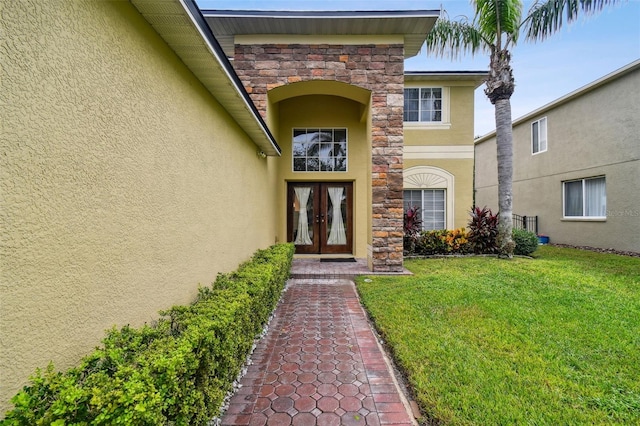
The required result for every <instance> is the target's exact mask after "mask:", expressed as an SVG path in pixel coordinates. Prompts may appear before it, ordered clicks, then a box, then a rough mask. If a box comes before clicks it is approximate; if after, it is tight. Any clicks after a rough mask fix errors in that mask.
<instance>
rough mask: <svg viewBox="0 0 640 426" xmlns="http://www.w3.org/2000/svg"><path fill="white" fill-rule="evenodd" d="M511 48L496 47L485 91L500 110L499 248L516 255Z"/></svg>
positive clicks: (513, 87) (498, 133)
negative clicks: (513, 231)
mask: <svg viewBox="0 0 640 426" xmlns="http://www.w3.org/2000/svg"><path fill="white" fill-rule="evenodd" d="M510 62H511V54H510V53H509V51H508V50H493V51H492V52H491V64H490V65H489V78H488V79H487V87H486V89H485V91H484V92H485V94H486V95H487V97H488V98H489V100H490V101H491V103H492V104H493V105H494V106H495V110H496V148H497V151H498V152H497V155H498V207H499V209H500V216H499V220H498V249H499V251H500V254H502V255H505V256H508V257H513V249H514V248H515V244H514V242H513V238H512V236H511V231H512V229H513V191H512V183H513V130H512V127H511V100H510V99H511V95H512V94H513V91H514V90H515V83H514V80H513V72H512V70H511V65H510Z"/></svg>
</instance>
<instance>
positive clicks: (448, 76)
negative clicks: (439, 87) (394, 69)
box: [404, 71, 489, 89]
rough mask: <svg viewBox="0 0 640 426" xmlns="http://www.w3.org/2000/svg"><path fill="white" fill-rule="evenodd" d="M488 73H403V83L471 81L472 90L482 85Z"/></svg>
mask: <svg viewBox="0 0 640 426" xmlns="http://www.w3.org/2000/svg"><path fill="white" fill-rule="evenodd" d="M488 75H489V73H488V72H487V71H405V72H404V79H405V81H421V80H431V81H471V82H473V83H474V88H476V89H477V88H478V87H480V86H482V84H484V82H485V81H486V79H487V77H488Z"/></svg>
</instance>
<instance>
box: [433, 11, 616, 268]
mask: <svg viewBox="0 0 640 426" xmlns="http://www.w3.org/2000/svg"><path fill="white" fill-rule="evenodd" d="M618 2H619V0H546V1H537V2H535V3H534V4H533V6H532V7H531V9H530V10H529V12H528V13H527V15H526V16H525V17H524V18H523V16H522V8H523V5H522V1H520V0H472V1H471V4H472V5H473V8H474V10H475V17H474V19H473V21H472V22H469V21H468V20H462V21H458V22H456V21H451V20H449V19H448V18H447V17H441V18H440V19H438V21H437V23H436V25H435V26H434V28H433V30H432V31H431V32H430V33H429V35H428V36H427V40H426V43H427V48H428V49H429V51H431V52H433V53H435V54H437V55H440V56H445V55H449V56H451V57H452V58H455V57H456V56H458V55H460V54H462V53H465V52H470V53H471V54H472V55H473V54H475V53H477V52H485V53H489V54H490V62H489V76H488V77H487V80H486V88H485V90H484V92H485V94H486V95H487V97H488V98H489V100H490V101H491V103H492V104H493V105H494V106H495V117H496V145H497V159H498V207H499V209H500V218H499V222H498V248H499V250H500V253H501V254H503V255H506V256H509V257H512V256H513V249H514V247H515V244H514V242H513V240H512V238H511V231H512V228H513V222H512V198H513V197H512V189H511V187H512V180H513V146H512V145H513V141H512V128H511V100H510V99H511V95H512V94H513V91H514V89H515V83H514V79H513V71H512V69H511V52H510V49H511V48H512V47H513V46H515V45H516V43H517V42H518V38H519V36H520V33H521V32H524V33H525V34H526V39H527V40H529V41H542V40H544V39H546V38H547V37H549V36H550V35H552V34H554V33H555V32H557V31H559V30H560V29H561V28H562V25H563V24H564V23H565V22H566V23H571V22H573V21H575V20H576V19H578V17H579V16H580V15H588V14H592V13H594V12H597V11H600V10H601V9H603V8H604V7H605V6H609V5H612V4H615V3H618ZM563 17H566V21H564V20H563Z"/></svg>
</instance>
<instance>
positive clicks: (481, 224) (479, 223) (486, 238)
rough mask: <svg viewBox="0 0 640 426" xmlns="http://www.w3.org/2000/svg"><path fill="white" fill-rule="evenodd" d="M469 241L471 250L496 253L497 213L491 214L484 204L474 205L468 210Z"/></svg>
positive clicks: (478, 252)
mask: <svg viewBox="0 0 640 426" xmlns="http://www.w3.org/2000/svg"><path fill="white" fill-rule="evenodd" d="M470 215H471V220H470V221H469V229H470V231H471V232H469V242H470V243H471V247H472V249H473V252H474V253H476V254H480V253H497V252H498V244H497V238H498V214H497V213H496V214H493V212H491V209H488V208H487V207H486V206H485V207H483V208H480V207H474V208H472V209H471V212H470Z"/></svg>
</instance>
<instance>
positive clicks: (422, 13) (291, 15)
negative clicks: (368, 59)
mask: <svg viewBox="0 0 640 426" xmlns="http://www.w3.org/2000/svg"><path fill="white" fill-rule="evenodd" d="M202 14H203V16H204V17H205V19H206V21H207V22H208V23H209V26H210V27H211V28H212V29H213V30H214V31H215V34H216V37H217V38H218V39H219V40H220V42H221V45H222V47H223V49H224V51H225V52H226V53H227V55H228V56H230V57H231V56H233V49H234V46H233V44H234V37H235V36H238V35H252V34H260V35H263V34H279V35H301V34H304V35H329V34H331V35H394V36H402V37H403V39H404V48H405V58H410V57H413V56H415V55H417V54H418V53H419V52H420V49H421V48H422V45H423V44H424V40H425V38H426V36H427V34H428V33H429V32H430V31H431V29H432V28H433V25H434V24H435V22H436V20H437V19H438V17H439V16H440V11H439V10H404V11H403V10H400V11H388V10H387V11H267V10H214V9H205V10H202ZM402 20H404V21H405V22H404V23H405V24H407V22H409V23H410V24H409V25H410V27H411V28H410V29H407V28H406V25H405V28H403V27H402ZM345 21H349V22H350V24H349V25H348V26H347V27H348V29H349V31H335V27H339V26H340V22H345ZM364 21H366V22H376V21H377V22H378V23H380V22H381V21H383V22H384V23H385V24H384V25H383V27H384V30H382V31H375V32H372V31H371V28H372V26H371V25H357V24H358V23H359V22H360V23H361V22H364ZM302 22H305V23H314V22H316V23H317V22H322V27H323V28H324V29H326V25H325V23H326V24H327V25H329V27H331V31H329V32H325V33H318V32H314V31H313V30H311V29H310V28H311V27H313V26H314V25H302V24H301V23H302ZM356 27H362V28H366V29H367V31H362V32H358V31H355V32H351V31H353V29H354V28H356ZM302 28H303V29H304V30H301V29H302Z"/></svg>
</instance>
